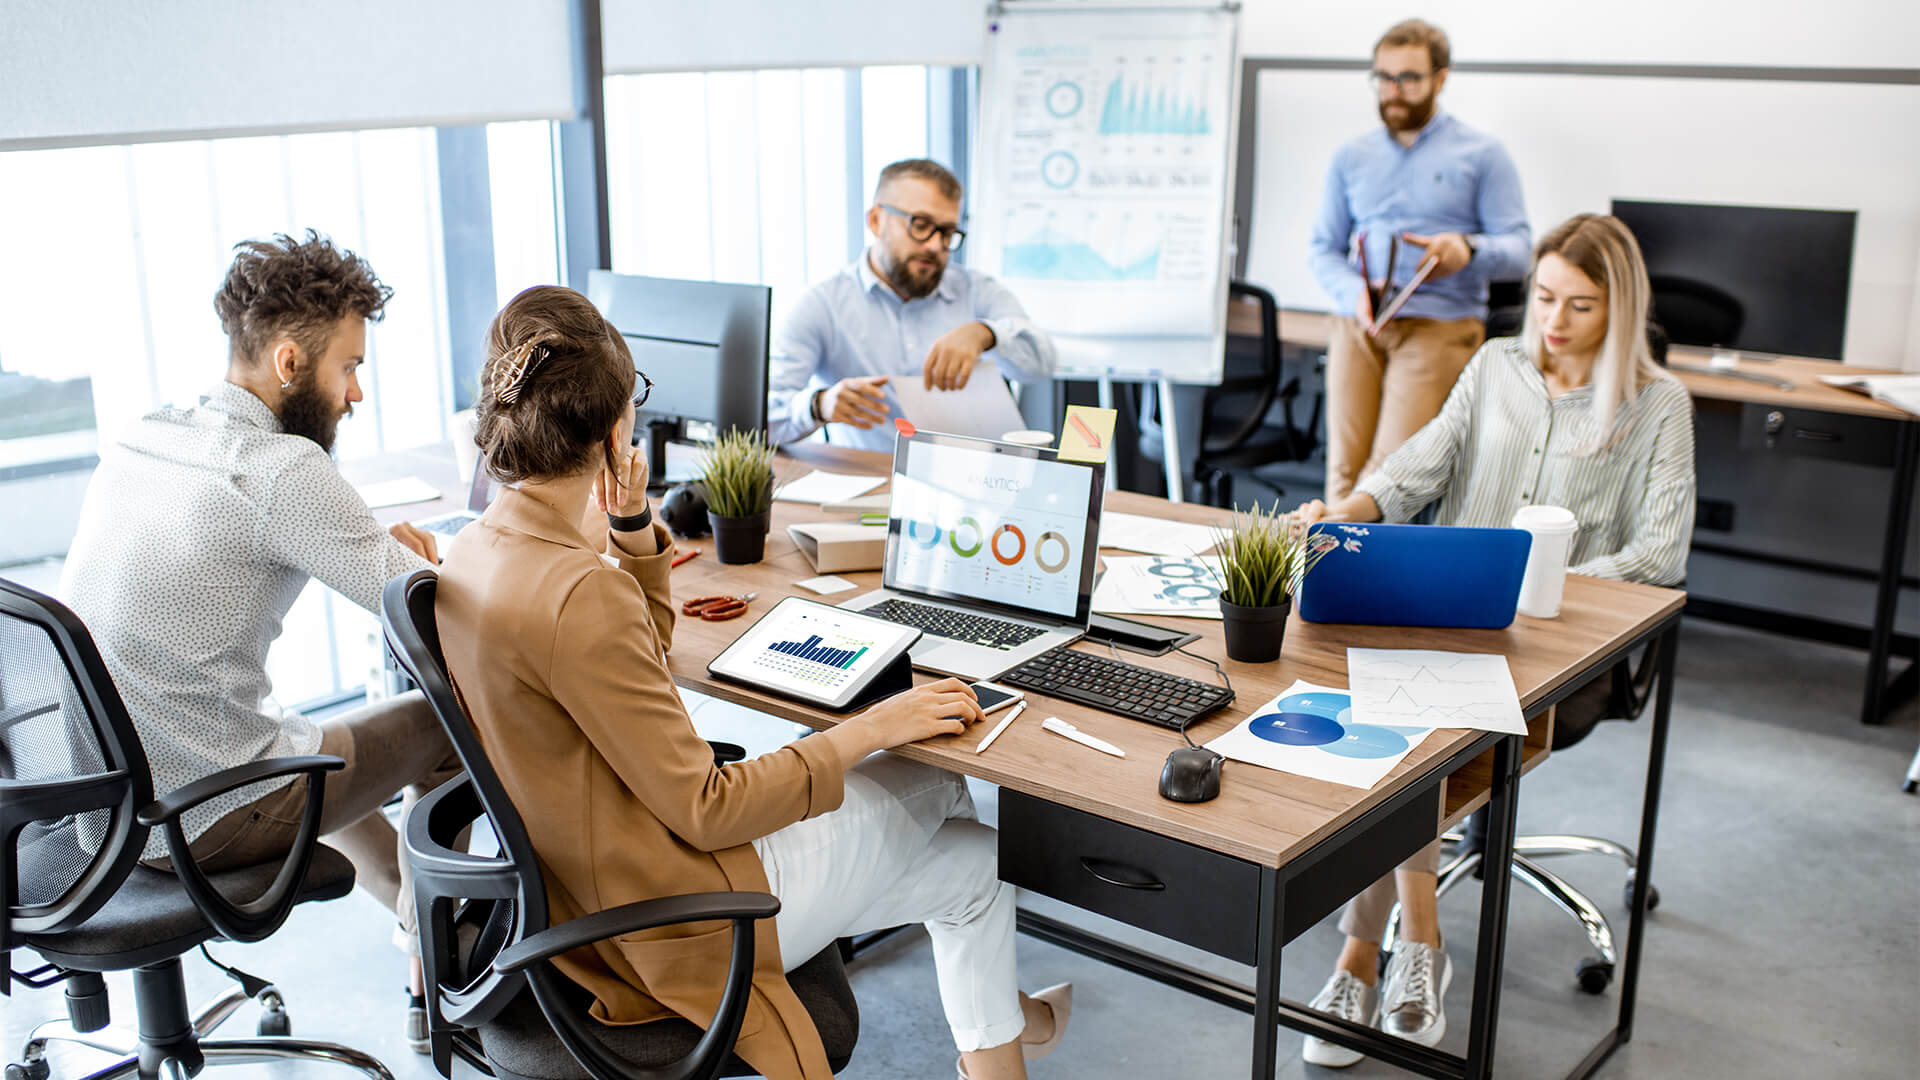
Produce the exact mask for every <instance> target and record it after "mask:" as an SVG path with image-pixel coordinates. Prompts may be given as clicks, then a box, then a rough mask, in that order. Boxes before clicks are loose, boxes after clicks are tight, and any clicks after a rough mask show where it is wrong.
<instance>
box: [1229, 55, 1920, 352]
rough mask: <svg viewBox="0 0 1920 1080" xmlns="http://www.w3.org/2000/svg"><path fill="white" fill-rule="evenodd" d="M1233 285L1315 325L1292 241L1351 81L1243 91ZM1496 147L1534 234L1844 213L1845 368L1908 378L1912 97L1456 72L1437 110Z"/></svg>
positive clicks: (1345, 77) (1316, 297)
mask: <svg viewBox="0 0 1920 1080" xmlns="http://www.w3.org/2000/svg"><path fill="white" fill-rule="evenodd" d="M1251 96H1252V99H1253V100H1254V101H1256V102H1257V110H1256V115H1255V119H1254V122H1255V124H1256V125H1257V130H1256V131H1255V132H1254V134H1253V139H1254V147H1253V149H1254V153H1253V162H1254V173H1253V180H1252V182H1253V184H1254V190H1253V203H1252V209H1251V211H1250V217H1251V220H1250V222H1249V231H1248V243H1247V278H1248V279H1249V280H1250V281H1253V282H1255V283H1256V284H1259V285H1262V286H1265V287H1266V288H1268V289H1270V290H1272V291H1273V292H1274V294H1275V295H1276V296H1278V297H1279V298H1280V302H1281V304H1282V306H1285V307H1295V308H1310V309H1318V310H1326V309H1327V308H1328V307H1329V301H1328V299H1327V297H1326V296H1325V295H1324V294H1323V293H1322V292H1321V291H1320V287H1319V285H1318V284H1317V283H1316V282H1315V281H1314V279H1313V275H1312V274H1311V273H1310V272H1309V270H1308V246H1307V245H1308V240H1309V237H1310V236H1311V233H1312V229H1313V221H1314V217H1315V216H1316V215H1317V213H1318V212H1319V207H1320V199H1321V195H1322V192H1323V188H1324V185H1325V183H1326V175H1327V166H1328V163H1329V162H1330V161H1331V160H1332V157H1333V152H1334V150H1335V149H1336V148H1337V147H1338V146H1339V145H1340V144H1341V143H1342V142H1345V141H1346V140H1348V139H1351V138H1353V137H1354V136H1356V135H1359V134H1361V133H1363V132H1366V131H1368V130H1371V129H1372V128H1374V127H1377V126H1378V125H1379V123H1380V120H1379V117H1378V115H1377V114H1376V112H1375V110H1374V105H1373V99H1372V93H1371V91H1370V90H1369V89H1368V88H1367V85H1366V79H1365V73H1364V72H1362V71H1359V70H1299V69H1287V68H1267V69H1262V70H1260V71H1259V72H1258V73H1257V75H1256V76H1255V78H1254V86H1253V88H1252V95H1251ZM1441 105H1442V107H1443V108H1445V109H1446V110H1448V111H1449V112H1451V113H1453V114H1454V115H1455V116H1457V117H1458V118H1460V119H1461V120H1462V121H1464V122H1466V123H1468V124H1471V125H1472V126H1474V127H1476V128H1479V129H1480V130H1482V131H1485V132H1488V133H1489V134H1492V135H1494V136H1496V137H1498V138H1499V139H1500V140H1501V142H1503V143H1504V144H1505V145H1506V148H1507V150H1508V151H1509V152H1510V153H1511V154H1512V155H1513V159H1514V162H1515V164H1516V166H1517V167H1518V168H1519V171H1520V182H1521V187H1522V190H1523V191H1524V193H1525V198H1526V204H1527V216H1528V219H1529V221H1530V222H1531V224H1532V226H1533V234H1534V235H1535V236H1536V237H1537V236H1540V235H1541V234H1542V233H1544V232H1545V231H1547V230H1548V229H1550V228H1552V227H1553V226H1554V225H1555V224H1557V223H1559V222H1561V221H1563V220H1565V219H1566V218H1568V217H1570V216H1572V215H1574V214H1576V213H1581V212H1600V213H1605V212H1606V210H1607V208H1608V205H1609V203H1610V202H1611V201H1612V200H1613V199H1615V198H1632V199H1650V200H1655V201H1661V202H1692V203H1735V204H1746V205H1754V206H1789V207H1806V208H1816V209H1834V210H1856V211H1858V212H1859V215H1860V217H1859V228H1858V231H1857V233H1856V238H1855V242H1854V253H1853V273H1852V281H1851V285H1850V288H1849V299H1848V306H1847V308H1848V310H1847V324H1846V349H1845V356H1844V359H1845V360H1846V361H1847V362H1849V363H1855V364H1864V365H1870V366H1874V367H1888V368H1902V367H1905V368H1909V369H1920V325H1917V324H1920V306H1916V303H1917V301H1920V281H1916V276H1920V188H1916V187H1915V185H1914V183H1913V180H1912V178H1913V177H1914V176H1915V175H1917V174H1920V93H1916V92H1915V90H1914V88H1913V87H1912V86H1902V85H1887V84H1874V83H1838V82H1765V81H1758V80H1740V79H1686V78H1637V77H1626V76H1596V75H1581V76H1574V75H1546V74H1524V75H1523V74H1504V73H1488V72H1473V71H1459V70H1456V71H1455V72H1454V73H1453V75H1452V76H1451V77H1450V78H1449V79H1448V81H1447V86H1446V90H1445V92H1444V95H1443V97H1442V98H1441Z"/></svg>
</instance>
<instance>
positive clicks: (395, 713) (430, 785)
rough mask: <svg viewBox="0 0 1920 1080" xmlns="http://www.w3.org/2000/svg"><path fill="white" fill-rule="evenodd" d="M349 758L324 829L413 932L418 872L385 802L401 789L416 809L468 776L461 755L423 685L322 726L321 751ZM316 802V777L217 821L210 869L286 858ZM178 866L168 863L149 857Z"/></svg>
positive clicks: (365, 884) (206, 858)
mask: <svg viewBox="0 0 1920 1080" xmlns="http://www.w3.org/2000/svg"><path fill="white" fill-rule="evenodd" d="M318 752H319V753H322V754H331V755H333V756H335V757H338V758H340V759H342V760H344V761H345V762H346V763H347V765H346V768H344V769H341V770H340V771H339V772H332V773H328V774H327V778H326V788H325V796H324V799H325V801H324V804H323V807H324V809H323V811H322V813H321V816H320V833H321V836H322V837H323V839H325V841H326V842H327V843H328V844H329V845H330V846H332V847H336V848H339V849H340V852H341V854H343V855H345V856H346V857H347V859H348V861H350V862H352V863H353V870H354V878H355V882H356V884H358V885H359V886H360V887H361V888H363V889H365V890H367V891H368V892H370V893H372V894H373V897H374V899H376V900H378V901H380V902H381V903H382V904H385V905H386V906H387V907H388V908H389V909H391V910H392V911H393V912H394V914H395V915H397V916H399V919H400V929H401V931H402V933H404V934H405V935H406V936H407V937H408V938H412V937H413V934H414V926H415V924H414V911H413V888H412V880H411V878H412V875H411V874H409V873H408V871H407V858H406V848H405V845H404V844H403V843H402V841H401V839H400V835H399V833H398V832H397V831H395V829H394V827H393V826H392V825H391V824H389V823H388V822H387V817H386V815H385V814H383V813H381V812H380V807H381V805H382V804H384V803H385V802H386V801H387V800H388V799H391V798H392V797H393V795H394V793H395V792H402V789H404V792H403V794H402V798H403V800H404V801H403V806H404V807H406V808H407V809H411V808H412V806H413V804H414V802H415V801H416V800H418V799H419V797H420V796H421V795H424V794H426V793H427V792H429V791H431V790H433V789H434V788H435V787H437V786H438V785H440V784H442V783H445V782H446V781H448V780H450V779H452V778H453V777H455V776H458V775H459V774H460V771H461V770H460V759H459V757H458V756H457V755H455V754H454V752H453V744H452V743H450V742H448V741H447V736H446V732H444V731H442V730H441V728H440V721H439V720H438V719H437V718H436V717H435V716H434V715H433V709H432V708H431V707H429V706H428V705H427V699H426V698H424V697H422V696H421V695H420V693H419V691H414V692H413V693H409V694H401V695H399V696H398V697H394V698H389V699H387V700H385V701H378V702H375V703H373V704H372V705H368V706H366V707H364V708H360V709H356V710H354V711H353V712H350V713H347V714H345V715H343V716H339V717H336V718H334V719H332V720H326V721H323V722H322V723H321V724H320V749H319V751H318ZM306 804H307V780H306V778H305V777H300V778H298V779H296V780H294V782H293V783H291V784H288V785H287V786H285V787H283V788H280V789H279V790H277V791H272V792H269V793H267V794H266V795H263V796H261V797H260V798H258V799H256V800H254V801H253V802H251V803H249V804H247V805H246V806H243V807H241V808H239V809H238V810H235V811H233V812H232V813H229V814H227V815H226V816H224V817H222V818H221V819H220V820H218V821H216V822H214V823H213V824H212V825H211V826H209V827H208V829H207V831H206V832H203V833H201V834H200V835H199V837H197V838H196V839H195V840H194V841H193V842H192V843H191V844H189V845H188V850H189V851H191V852H192V853H193V857H194V860H195V861H196V862H198V863H199V864H200V866H201V867H202V868H203V869H207V870H226V869H231V868H233V867H236V866H252V865H254V864H256V863H263V862H267V861H269V860H275V859H279V858H281V857H283V856H285V855H286V853H287V852H288V851H289V850H290V849H291V848H292V847H293V840H294V837H295V836H297V835H298V834H299V832H300V816H301V814H302V813H304V812H305V808H306ZM147 865H148V866H151V867H153V868H155V869H157V870H168V871H171V870H172V868H173V863H172V861H171V860H169V859H165V858H160V859H154V860H151V861H150V862H148V863H147Z"/></svg>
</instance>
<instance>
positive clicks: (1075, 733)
mask: <svg viewBox="0 0 1920 1080" xmlns="http://www.w3.org/2000/svg"><path fill="white" fill-rule="evenodd" d="M1040 726H1041V727H1043V728H1046V729H1047V730H1048V731H1051V732H1053V733H1054V734H1055V735H1061V736H1065V737H1066V738H1069V739H1072V740H1073V741H1074V742H1077V743H1079V744H1080V745H1082V746H1091V747H1093V748H1094V749H1095V750H1098V751H1100V752H1101V753H1103V754H1112V755H1113V756H1114V757H1126V756H1127V752H1126V751H1125V750H1122V749H1120V748H1119V747H1117V746H1115V745H1113V744H1112V743H1110V742H1108V741H1107V740H1105V739H1096V738H1094V737H1093V736H1091V735H1088V734H1087V733H1085V732H1083V731H1081V730H1080V729H1079V728H1077V727H1074V726H1073V725H1072V724H1069V723H1067V722H1066V721H1065V720H1062V719H1060V718H1059V717H1057V716H1049V717H1047V718H1046V719H1045V720H1042V721H1040Z"/></svg>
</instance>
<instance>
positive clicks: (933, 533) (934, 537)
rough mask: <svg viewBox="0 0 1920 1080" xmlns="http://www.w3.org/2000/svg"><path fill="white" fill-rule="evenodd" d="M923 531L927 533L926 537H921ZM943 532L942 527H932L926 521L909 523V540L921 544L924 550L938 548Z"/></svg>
mask: <svg viewBox="0 0 1920 1080" xmlns="http://www.w3.org/2000/svg"><path fill="white" fill-rule="evenodd" d="M923 531H924V532H925V533H926V535H925V536H922V535H921V533H922V532H923ZM942 531H943V530H942V529H941V528H940V526H938V525H932V524H929V523H927V522H924V521H909V522H907V539H909V540H911V541H913V542H914V543H916V544H919V545H920V546H921V547H923V548H931V547H935V546H938V545H939V543H940V534H941V532H942Z"/></svg>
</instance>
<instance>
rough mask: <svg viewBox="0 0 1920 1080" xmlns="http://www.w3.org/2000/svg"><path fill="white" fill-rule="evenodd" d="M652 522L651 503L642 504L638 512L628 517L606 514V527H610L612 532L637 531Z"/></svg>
mask: <svg viewBox="0 0 1920 1080" xmlns="http://www.w3.org/2000/svg"><path fill="white" fill-rule="evenodd" d="M652 524H653V507H652V505H647V506H642V507H641V508H640V512H639V513H637V514H634V515H632V516H630V517H621V516H620V515H618V514H612V513H609V514H608V515H607V528H609V529H612V530H613V531H614V532H639V531H640V530H641V529H644V528H647V527H648V526H650V525H652Z"/></svg>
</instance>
